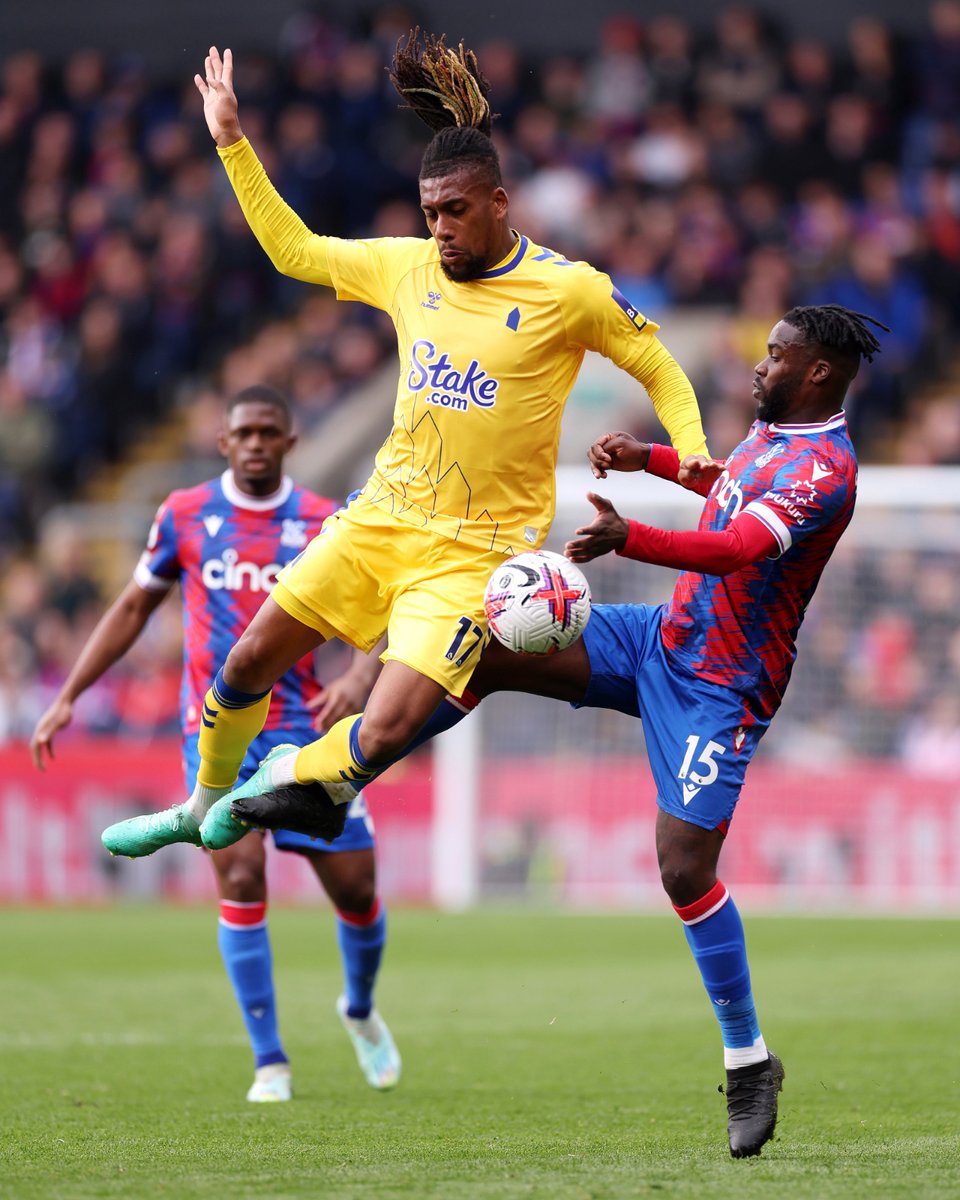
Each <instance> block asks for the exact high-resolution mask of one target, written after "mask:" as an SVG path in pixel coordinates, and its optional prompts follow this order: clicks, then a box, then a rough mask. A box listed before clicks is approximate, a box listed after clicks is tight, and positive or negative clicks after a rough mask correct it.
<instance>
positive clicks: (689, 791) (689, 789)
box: [683, 783, 700, 808]
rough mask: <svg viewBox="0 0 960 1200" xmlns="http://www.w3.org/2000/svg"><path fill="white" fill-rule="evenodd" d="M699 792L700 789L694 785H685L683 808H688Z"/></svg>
mask: <svg viewBox="0 0 960 1200" xmlns="http://www.w3.org/2000/svg"><path fill="white" fill-rule="evenodd" d="M699 791H700V789H699V788H698V787H696V786H695V785H694V784H692V783H685V784H684V785H683V807H684V808H686V807H687V805H688V804H689V803H690V801H691V800H692V799H693V798H694V796H695V795H696V794H697V792H699Z"/></svg>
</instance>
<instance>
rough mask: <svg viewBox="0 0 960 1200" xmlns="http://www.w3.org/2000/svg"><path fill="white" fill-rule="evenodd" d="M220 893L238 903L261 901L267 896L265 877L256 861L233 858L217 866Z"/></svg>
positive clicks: (225, 898)
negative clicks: (231, 860)
mask: <svg viewBox="0 0 960 1200" xmlns="http://www.w3.org/2000/svg"><path fill="white" fill-rule="evenodd" d="M217 879H218V881H219V884H220V895H221V898H222V899H224V900H233V901H234V902H235V903H238V904H257V903H263V901H265V900H266V898H267V879H266V875H265V873H264V871H263V868H262V867H261V866H259V865H258V864H256V863H252V862H247V861H243V860H234V861H233V862H230V863H227V864H225V865H222V866H220V867H218V868H217Z"/></svg>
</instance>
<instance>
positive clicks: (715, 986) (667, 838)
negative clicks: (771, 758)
mask: <svg viewBox="0 0 960 1200" xmlns="http://www.w3.org/2000/svg"><path fill="white" fill-rule="evenodd" d="M723 840H724V839H723V834H722V833H721V832H720V830H718V829H704V828H702V827H701V826H699V825H694V824H692V823H690V822H689V821H684V820H682V819H679V818H678V817H676V816H672V815H671V814H669V813H667V812H664V811H663V810H662V809H661V811H660V812H659V813H658V814H657V858H658V861H659V863H660V877H661V880H662V882H663V887H664V890H665V891H666V893H667V895H668V896H669V897H670V900H671V902H672V904H673V906H674V909H675V910H676V913H677V916H679V918H680V920H681V921H682V922H683V928H684V933H685V934H686V937H687V943H688V944H689V946H690V949H691V951H692V952H693V957H694V959H695V960H696V963H697V966H698V967H699V969H700V975H701V978H702V980H703V985H704V987H705V988H706V990H707V995H708V996H709V997H710V1001H711V1003H712V1005H713V1010H714V1013H715V1015H716V1018H717V1021H718V1022H719V1025H720V1031H721V1034H722V1036H723V1056H724V1065H725V1067H726V1071H727V1087H726V1094H727V1116H728V1122H727V1132H728V1135H729V1139H730V1153H731V1154H732V1155H733V1157H734V1158H748V1157H751V1156H752V1155H755V1154H759V1153H760V1150H761V1148H762V1146H763V1145H764V1144H765V1143H766V1142H768V1141H769V1140H770V1138H771V1137H772V1136H773V1130H774V1126H775V1125H776V1121H777V1106H778V1100H777V1094H778V1092H779V1091H780V1088H781V1085H782V1083H783V1074H784V1073H783V1064H782V1063H781V1062H780V1060H779V1059H778V1058H777V1057H776V1055H774V1054H771V1053H770V1052H769V1051H768V1050H767V1047H766V1044H765V1043H764V1040H763V1036H762V1035H761V1033H760V1023H759V1020H758V1018H757V1010H756V1006H755V1004H754V1000H753V992H752V989H751V986H750V967H749V964H748V962H747V946H746V940H745V938H744V932H743V922H742V921H741V919H740V914H739V912H738V911H737V907H736V905H735V904H734V902H733V899H732V898H731V896H730V893H729V892H728V891H727V889H726V887H725V886H724V885H723V883H721V882H720V880H719V879H718V878H717V861H718V859H719V856H720V850H721V848H722V846H723Z"/></svg>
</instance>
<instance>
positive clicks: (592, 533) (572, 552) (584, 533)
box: [563, 492, 630, 563]
mask: <svg viewBox="0 0 960 1200" xmlns="http://www.w3.org/2000/svg"><path fill="white" fill-rule="evenodd" d="M587 499H588V500H589V501H590V503H591V504H592V505H593V507H594V508H595V509H596V510H597V515H596V517H595V518H594V519H593V521H591V523H590V524H589V525H584V526H582V527H581V528H580V529H578V530H577V532H576V538H575V539H572V540H571V541H569V542H567V544H566V545H565V546H564V548H563V553H564V554H565V555H566V556H567V558H569V559H570V561H571V562H577V563H580V562H590V560H591V559H593V558H599V557H600V555H601V554H609V553H610V551H611V550H619V549H620V548H621V547H622V546H624V545H625V544H626V541H627V534H628V533H629V532H630V526H629V524H628V523H627V522H626V521H625V520H624V519H623V517H621V516H620V514H619V513H618V512H617V510H616V509H615V508H614V507H613V505H612V504H611V503H610V501H609V500H606V499H605V498H604V497H603V496H598V495H597V494H596V493H595V492H587Z"/></svg>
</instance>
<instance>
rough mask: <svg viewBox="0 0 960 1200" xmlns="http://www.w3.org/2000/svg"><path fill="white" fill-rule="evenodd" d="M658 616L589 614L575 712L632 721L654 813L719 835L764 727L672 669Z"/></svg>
mask: <svg viewBox="0 0 960 1200" xmlns="http://www.w3.org/2000/svg"><path fill="white" fill-rule="evenodd" d="M662 614H663V606H662V605H650V604H598V605H595V606H594V608H593V611H592V612H591V614H590V620H589V621H588V622H587V627H586V629H585V630H584V632H583V641H584V645H585V646H586V650H587V655H588V656H589V658H590V671H591V675H590V684H589V686H588V688H587V691H586V694H585V695H584V698H583V700H582V702H581V704H579V705H575V707H578V708H579V707H584V708H612V709H615V710H616V711H617V712H622V713H626V714H627V715H628V716H631V717H639V718H640V719H641V720H642V721H643V725H644V732H645V734H646V742H647V756H648V757H649V759H650V769H651V771H652V772H653V779H654V783H655V784H656V788H657V805H658V806H659V807H660V808H661V809H662V810H663V811H664V812H665V813H669V814H670V815H671V816H673V817H678V818H679V819H680V820H681V821H689V822H690V823H692V824H693V825H700V826H701V827H702V828H704V829H718V828H719V829H721V830H722V831H723V832H726V829H727V826H728V824H729V823H730V819H731V818H732V816H733V810H734V809H735V808H736V806H737V800H738V799H739V798H740V789H741V788H742V787H743V778H744V775H745V774H746V770H747V764H748V763H749V762H750V759H751V758H752V757H753V752H754V751H755V750H756V748H757V744H758V743H759V741H760V738H761V737H762V736H763V734H764V733H765V732H766V728H767V725H768V724H769V719H766V718H761V717H758V716H757V715H756V714H755V713H753V712H752V711H751V710H750V707H749V703H748V701H747V699H746V698H745V697H744V696H742V695H740V694H739V693H738V692H734V691H732V690H731V689H729V688H725V687H721V686H719V685H718V684H713V683H707V682H705V681H704V680H702V679H697V678H696V677H695V676H693V675H687V674H683V673H681V672H680V671H677V670H676V669H675V668H673V667H671V666H670V664H669V663H668V662H667V659H666V655H665V654H664V650H663V642H662V640H661V638H660V619H661V616H662Z"/></svg>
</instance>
